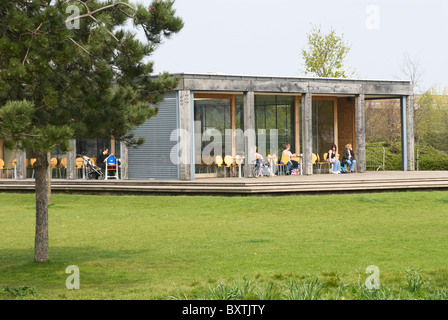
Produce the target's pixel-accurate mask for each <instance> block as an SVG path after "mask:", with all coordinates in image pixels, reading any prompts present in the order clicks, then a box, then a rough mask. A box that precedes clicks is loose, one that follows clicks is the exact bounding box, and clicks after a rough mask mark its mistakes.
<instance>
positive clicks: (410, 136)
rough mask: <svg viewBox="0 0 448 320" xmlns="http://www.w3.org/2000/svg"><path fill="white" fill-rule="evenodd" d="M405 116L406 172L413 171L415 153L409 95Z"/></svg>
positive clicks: (411, 100)
mask: <svg viewBox="0 0 448 320" xmlns="http://www.w3.org/2000/svg"><path fill="white" fill-rule="evenodd" d="M406 102H407V104H406V109H407V112H406V115H407V126H406V128H407V130H406V134H407V151H408V163H407V166H408V171H414V170H415V153H414V152H415V151H414V143H415V140H414V96H413V95H410V96H408V97H407V99H406Z"/></svg>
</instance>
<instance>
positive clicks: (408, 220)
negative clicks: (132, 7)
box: [0, 192, 448, 299]
mask: <svg viewBox="0 0 448 320" xmlns="http://www.w3.org/2000/svg"><path fill="white" fill-rule="evenodd" d="M52 199H53V204H52V205H51V206H50V208H49V234H50V259H49V261H48V262H47V263H43V264H38V263H34V262H33V250H34V249H33V247H34V224H35V207H34V195H32V194H0V203H1V207H0V227H1V240H0V299H11V298H16V297H19V298H26V299H170V298H172V297H176V298H184V297H188V298H190V299H196V298H204V297H209V296H207V294H210V292H211V291H213V289H214V288H222V285H226V286H227V288H231V287H232V286H234V287H235V286H236V287H238V284H241V283H246V284H248V283H250V284H251V285H255V286H258V287H264V288H267V286H268V285H269V284H273V283H274V284H275V285H276V286H283V285H287V284H288V283H289V284H291V283H292V282H291V281H299V280H301V281H302V280H306V279H311V278H314V277H317V278H318V280H319V281H320V284H321V285H322V286H323V288H325V290H323V291H325V292H326V294H327V298H334V297H335V296H333V295H331V296H329V295H328V293H329V292H330V291H331V292H334V291H337V290H339V289H340V288H341V283H343V284H349V285H352V286H358V288H361V284H362V283H364V282H365V280H366V278H367V276H368V275H367V274H366V273H365V270H366V268H367V267H368V266H370V265H376V266H378V267H379V269H380V282H381V285H382V287H385V288H391V289H394V290H395V289H396V288H406V286H408V282H407V279H408V280H409V278H407V275H406V270H407V269H412V270H418V272H419V273H418V275H420V276H422V277H423V278H424V279H425V280H427V282H426V284H425V286H426V287H427V288H430V289H431V290H444V289H446V287H447V284H448V246H447V243H448V192H405V193H380V194H362V195H361V194H354V195H328V196H288V197H195V196H191V197H187V196H174V197H165V196H163V197H162V196H157V197H153V196H136V197H134V196H84V195H59V194H55V195H53V198H52ZM69 265H76V266H78V268H79V270H80V283H81V288H80V289H79V290H67V289H66V287H65V281H66V278H67V277H68V276H69V274H66V273H65V269H66V267H67V266H69ZM23 286H29V287H31V288H32V289H33V290H34V292H35V293H36V292H37V294H34V295H33V294H26V295H24V297H21V296H20V294H17V293H15V294H14V293H11V292H12V291H13V290H18V291H20V290H22V291H24V290H25V289H26V288H25V289H24V288H23ZM2 287H3V290H2ZM338 288H339V289H338ZM397 290H398V289H397ZM346 294H347V293H346ZM347 295H348V296H350V295H349V294H347ZM336 297H337V298H339V297H340V296H336ZM353 297H354V298H356V297H355V296H353ZM322 298H325V296H324V297H322Z"/></svg>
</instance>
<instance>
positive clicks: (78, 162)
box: [76, 158, 84, 178]
mask: <svg viewBox="0 0 448 320" xmlns="http://www.w3.org/2000/svg"><path fill="white" fill-rule="evenodd" d="M79 169H81V176H82V178H84V174H83V170H84V159H83V158H76V172H77V174H76V176H77V177H79V175H78V172H79Z"/></svg>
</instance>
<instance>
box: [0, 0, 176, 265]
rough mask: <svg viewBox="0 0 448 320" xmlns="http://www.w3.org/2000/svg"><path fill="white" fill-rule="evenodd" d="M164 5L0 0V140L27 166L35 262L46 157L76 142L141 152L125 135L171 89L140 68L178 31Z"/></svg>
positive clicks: (39, 256)
mask: <svg viewBox="0 0 448 320" xmlns="http://www.w3.org/2000/svg"><path fill="white" fill-rule="evenodd" d="M173 3H174V1H162V0H154V1H152V2H151V3H150V4H149V6H147V7H145V6H144V5H142V4H133V3H131V2H130V1H128V0H121V1H117V0H108V1H100V0H88V1H86V0H0V139H3V140H4V142H5V146H7V147H10V148H20V149H27V150H29V151H31V152H33V153H34V154H35V157H36V159H37V160H36V163H35V166H34V168H35V185H36V234H35V252H34V260H35V261H38V262H42V261H46V260H47V259H48V205H47V195H46V170H47V167H48V160H49V159H47V152H49V151H51V150H52V149H53V148H54V147H55V146H59V147H61V149H63V150H66V149H67V148H68V141H69V139H71V138H73V137H77V136H83V137H99V138H110V137H112V136H113V137H114V138H115V139H117V140H121V141H124V142H126V143H128V144H139V143H142V142H143V141H142V139H140V138H138V137H133V136H132V135H130V134H129V131H130V130H131V129H133V128H135V127H136V126H138V125H141V124H143V123H144V122H145V121H146V120H147V119H148V118H150V117H152V116H154V115H155V114H156V113H157V104H158V103H159V102H160V101H162V99H163V96H164V94H165V93H166V92H167V91H168V90H170V89H171V88H173V87H175V86H176V85H177V83H178V79H176V78H172V77H170V76H169V75H168V74H167V73H163V74H161V75H159V77H157V78H154V77H150V76H149V75H150V74H151V73H152V72H153V62H147V61H146V58H147V57H149V56H150V55H151V54H152V53H153V52H154V50H155V49H157V47H158V45H159V44H161V42H162V40H163V39H164V38H168V37H170V36H171V35H172V34H174V33H177V32H179V31H180V30H181V29H182V27H183V21H182V19H181V18H179V17H177V16H176V15H175V10H174V8H173ZM130 25H131V27H129V26H130ZM137 29H140V30H142V31H143V33H144V35H145V39H144V40H140V39H139V38H138V37H137Z"/></svg>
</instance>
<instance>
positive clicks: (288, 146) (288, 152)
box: [282, 143, 299, 174]
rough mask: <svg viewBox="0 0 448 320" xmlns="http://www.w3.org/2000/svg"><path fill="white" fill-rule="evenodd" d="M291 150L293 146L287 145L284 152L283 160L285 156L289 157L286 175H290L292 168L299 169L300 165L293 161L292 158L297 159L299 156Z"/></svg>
mask: <svg viewBox="0 0 448 320" xmlns="http://www.w3.org/2000/svg"><path fill="white" fill-rule="evenodd" d="M289 149H291V145H290V144H289V143H288V144H285V146H284V150H283V152H282V158H283V155H285V154H286V155H288V158H289V161H288V162H287V163H286V174H289V173H290V171H291V168H298V167H299V163H298V162H297V161H294V160H291V157H297V155H296V154H295V153H294V154H293V153H292V152H291V151H290V150H289Z"/></svg>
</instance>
